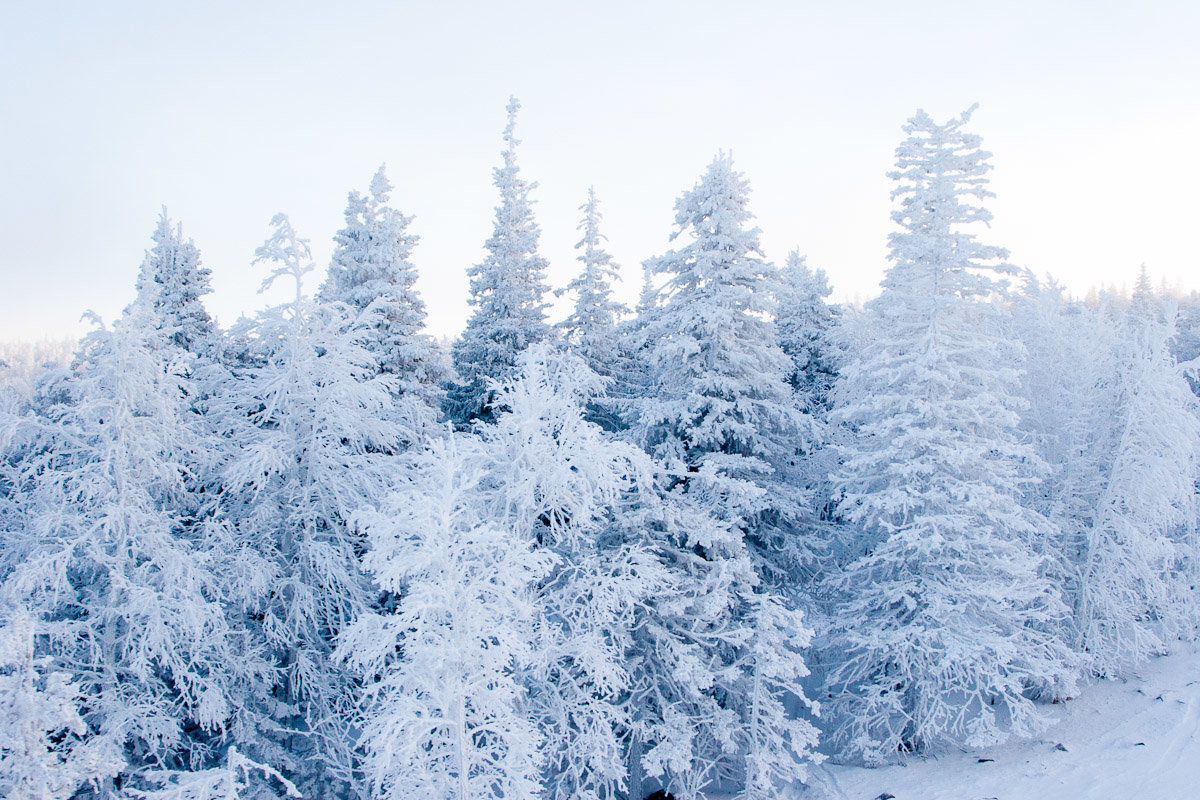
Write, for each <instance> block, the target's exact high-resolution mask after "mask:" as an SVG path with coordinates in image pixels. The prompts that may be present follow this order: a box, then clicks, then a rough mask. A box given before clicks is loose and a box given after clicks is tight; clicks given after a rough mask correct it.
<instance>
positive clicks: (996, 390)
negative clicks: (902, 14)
mask: <svg viewBox="0 0 1200 800" xmlns="http://www.w3.org/2000/svg"><path fill="white" fill-rule="evenodd" d="M970 113H971V112H970V111H968V112H966V113H964V114H963V115H961V116H959V117H957V118H955V119H952V120H950V121H949V122H947V123H945V124H941V125H939V124H937V123H935V122H934V121H933V120H932V119H931V118H930V117H929V115H928V114H926V113H925V112H923V111H919V112H918V113H917V114H916V116H914V117H913V118H912V119H911V120H909V122H908V123H907V124H906V125H905V126H904V130H905V132H906V133H907V134H908V138H907V139H906V140H905V141H904V142H903V143H902V144H901V145H900V146H899V147H898V148H897V151H896V157H897V167H898V169H897V170H896V171H895V172H893V173H891V175H890V176H891V177H892V178H893V180H895V181H897V182H898V186H897V188H896V189H895V190H894V191H893V197H898V198H900V200H901V203H900V207H899V208H898V209H897V210H896V211H894V212H893V215H892V216H893V219H894V220H895V221H896V222H897V223H898V224H899V225H900V227H901V230H900V231H899V232H896V233H893V234H891V236H890V244H891V252H890V259H891V261H892V266H891V267H890V268H889V270H888V272H887V274H886V276H885V277H884V280H883V284H882V285H883V291H882V293H881V294H880V296H879V297H878V298H876V299H875V300H873V301H872V302H871V303H869V304H868V308H867V310H868V322H869V323H870V324H871V325H872V332H873V336H872V337H871V339H870V341H869V342H868V343H867V345H866V347H864V348H863V349H861V350H860V351H859V352H857V353H855V354H854V355H853V357H852V358H851V359H850V360H849V362H848V363H846V364H845V365H843V368H842V372H841V377H840V379H839V383H838V387H837V394H838V399H839V402H838V403H837V406H838V408H837V411H836V413H835V419H836V420H840V421H841V422H843V423H845V424H846V425H848V426H850V428H851V429H852V431H853V438H852V440H851V441H850V442H849V443H848V444H847V445H846V446H844V447H843V449H842V458H843V463H842V465H841V467H840V470H839V471H838V473H837V474H836V475H835V476H834V485H835V489H836V491H837V492H838V494H839V496H840V498H841V502H840V505H839V511H840V513H841V514H842V515H843V517H844V518H845V519H846V520H848V521H849V522H850V523H853V524H857V525H858V526H860V527H861V529H862V531H863V534H864V540H863V545H862V548H863V549H864V550H865V551H866V553H865V555H863V556H862V557H861V558H859V559H858V560H856V561H854V562H853V563H851V564H849V565H848V566H847V567H846V569H845V570H844V571H843V572H842V573H841V574H840V575H838V576H836V578H834V580H833V581H832V585H833V587H834V588H835V589H836V590H838V591H840V592H841V594H842V596H843V598H844V602H843V603H842V604H841V606H840V607H839V608H838V609H837V611H836V613H835V615H834V618H833V620H832V621H831V627H830V630H829V632H828V640H827V652H826V659H827V660H828V661H829V662H830V664H831V668H830V671H829V673H828V676H827V679H826V689H827V691H828V693H829V695H830V697H831V700H830V701H829V703H828V704H827V705H826V708H827V709H829V710H831V711H832V714H831V715H830V718H829V721H830V730H831V731H832V734H833V738H834V740H835V741H836V742H837V743H838V744H839V746H840V748H841V749H840V752H841V753H842V754H844V755H845V756H847V757H851V758H854V757H858V758H862V759H863V760H865V761H867V762H872V763H877V762H882V761H888V760H892V759H895V758H897V757H898V755H899V754H900V753H902V752H904V751H925V750H929V749H932V748H936V747H938V746H945V745H948V744H963V743H966V744H983V743H988V742H995V741H998V740H1001V739H1003V738H1004V737H1005V736H1006V735H1007V733H1008V732H1010V731H1011V732H1015V733H1024V732H1028V731H1029V730H1031V729H1032V728H1034V727H1036V725H1037V724H1038V722H1039V715H1038V714H1037V711H1036V709H1035V708H1034V707H1033V705H1032V703H1031V701H1030V700H1029V699H1028V698H1027V696H1026V690H1027V689H1028V688H1029V687H1031V686H1044V685H1046V684H1055V685H1061V684H1062V683H1064V682H1068V683H1069V681H1070V680H1071V668H1070V666H1069V665H1070V664H1071V662H1072V656H1071V653H1070V651H1069V650H1067V648H1065V647H1064V646H1063V645H1062V644H1061V643H1060V642H1059V641H1058V640H1057V639H1055V638H1054V637H1053V636H1052V635H1051V634H1050V633H1049V632H1048V628H1049V627H1050V626H1051V625H1052V624H1053V622H1054V621H1055V620H1056V619H1057V618H1059V617H1060V616H1062V615H1063V614H1065V613H1066V609H1065V607H1064V606H1063V605H1062V603H1061V601H1060V599H1059V597H1058V595H1057V594H1056V592H1055V591H1054V590H1053V589H1052V588H1051V587H1050V585H1049V584H1048V582H1047V581H1046V580H1044V579H1043V578H1042V577H1041V576H1040V575H1039V570H1038V566H1039V565H1038V559H1037V558H1036V557H1035V555H1034V554H1033V552H1032V551H1031V544H1032V543H1033V542H1035V541H1036V540H1037V539H1038V538H1039V537H1041V536H1043V535H1045V532H1046V528H1047V523H1046V521H1045V519H1044V518H1043V517H1041V516H1040V515H1038V514H1036V513H1035V512H1033V511H1030V510H1027V509H1026V508H1024V507H1023V506H1022V502H1021V500H1022V492H1023V490H1024V489H1025V488H1026V486H1027V485H1028V484H1029V482H1030V481H1031V480H1032V476H1031V475H1030V469H1031V467H1030V465H1031V464H1036V462H1037V459H1036V455H1035V454H1034V452H1033V450H1032V449H1031V448H1030V447H1028V446H1026V445H1024V444H1022V443H1020V442H1019V440H1018V437H1017V435H1016V428H1017V423H1018V415H1017V410H1018V408H1019V400H1018V399H1017V395H1016V392H1017V389H1018V380H1019V372H1018V370H1017V369H1016V368H1015V365H1016V364H1017V363H1018V357H1019V345H1018V344H1017V343H1016V342H1014V341H1012V340H1011V339H1009V338H1007V337H1006V336H1005V335H1004V326H1003V324H1002V322H1003V320H1002V318H1001V314H1002V309H1001V307H1000V306H999V305H998V304H997V303H995V302H992V300H993V297H994V295H995V294H996V293H997V292H999V291H1001V289H1002V287H1003V283H1002V282H1001V280H1000V276H1002V275H1004V274H1007V273H1009V272H1011V271H1012V268H1011V267H1009V266H1007V265H1005V264H1004V263H1003V262H1002V261H1001V259H1003V258H1004V257H1005V256H1006V255H1007V253H1006V252H1005V251H1004V250H1002V249H1001V248H998V247H991V246H987V245H983V244H981V243H979V242H978V241H976V239H975V237H974V234H973V233H971V232H969V230H967V229H966V226H968V225H970V224H973V223H978V222H987V220H988V219H989V218H990V215H989V213H988V212H987V211H986V209H984V208H983V207H982V206H981V205H979V204H978V201H981V200H983V199H984V198H986V197H988V196H990V192H988V190H987V188H986V183H987V178H986V174H987V171H988V170H989V169H990V165H989V164H988V163H987V157H988V154H987V153H985V152H983V151H982V150H981V149H980V146H979V145H980V139H979V137H978V136H975V135H973V134H969V133H966V132H965V131H964V130H963V126H964V125H965V124H966V122H967V120H968V119H969V117H970Z"/></svg>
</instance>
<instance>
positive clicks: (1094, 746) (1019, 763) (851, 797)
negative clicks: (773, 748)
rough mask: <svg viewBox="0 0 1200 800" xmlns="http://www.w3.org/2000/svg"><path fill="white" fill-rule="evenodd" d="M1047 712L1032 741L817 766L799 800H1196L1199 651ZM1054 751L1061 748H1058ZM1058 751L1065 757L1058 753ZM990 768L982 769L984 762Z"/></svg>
mask: <svg viewBox="0 0 1200 800" xmlns="http://www.w3.org/2000/svg"><path fill="white" fill-rule="evenodd" d="M1048 712H1049V713H1050V714H1051V715H1053V717H1054V719H1055V722H1054V724H1053V725H1052V726H1051V727H1050V728H1049V729H1047V730H1046V732H1045V733H1044V734H1043V735H1042V736H1039V737H1037V738H1036V739H1032V740H1022V741H1013V742H1009V743H1008V744H1005V745H1003V746H999V747H991V748H981V749H978V750H964V751H962V752H954V753H943V754H941V755H940V756H938V757H936V758H926V759H913V760H912V761H910V762H909V763H908V764H906V765H904V766H894V767H887V768H883V769H862V768H856V767H844V766H832V765H826V766H821V767H818V768H817V769H816V770H815V774H814V776H813V779H812V780H811V781H810V786H809V788H808V789H807V790H804V791H802V792H800V793H798V794H797V795H795V796H796V797H797V798H804V800H817V799H818V798H819V799H820V800H875V798H878V797H880V796H881V795H892V796H894V797H895V798H896V800H1088V799H1089V798H1094V800H1185V798H1195V797H1200V651H1198V650H1196V649H1194V648H1193V649H1181V650H1179V651H1178V652H1176V653H1174V654H1172V655H1169V656H1164V657H1161V658H1157V659H1154V660H1153V661H1151V662H1149V663H1147V664H1145V665H1144V666H1143V667H1142V668H1141V669H1140V670H1138V671H1137V674H1136V675H1135V676H1132V677H1130V678H1129V679H1128V680H1126V681H1101V682H1098V683H1094V684H1092V685H1089V686H1087V687H1085V688H1084V689H1083V690H1082V691H1081V692H1080V694H1079V697H1077V698H1075V699H1073V700H1070V701H1068V702H1066V703H1063V704H1061V705H1057V706H1051V707H1050V708H1049V709H1048ZM1060 745H1061V747H1060ZM1064 748H1065V749H1064ZM989 759H990V760H989Z"/></svg>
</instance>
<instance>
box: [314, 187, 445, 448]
mask: <svg viewBox="0 0 1200 800" xmlns="http://www.w3.org/2000/svg"><path fill="white" fill-rule="evenodd" d="M391 191H392V185H391V184H390V183H389V182H388V179H387V176H386V175H385V174H384V168H383V167H380V168H379V171H378V172H376V173H375V177H374V178H372V180H371V188H370V191H369V192H368V193H367V194H365V195H364V194H360V193H358V192H351V193H350V197H349V200H348V201H347V203H346V226H345V227H344V228H342V229H341V230H340V231H338V233H337V235H336V236H335V237H334V239H335V241H336V243H337V247H336V248H335V249H334V252H333V259H332V262H331V263H330V265H329V275H328V277H327V278H326V279H325V284H324V285H323V286H322V287H321V291H320V293H319V295H318V299H319V300H321V301H323V302H340V303H344V304H345V305H346V306H348V307H349V308H350V309H352V310H353V311H354V312H356V313H360V314H361V313H363V312H365V311H367V310H368V309H369V310H370V313H371V314H372V315H373V317H372V319H373V321H372V323H371V325H370V328H369V331H368V333H367V335H366V336H365V337H364V339H363V341H362V345H363V346H364V347H365V348H366V349H367V350H369V351H370V352H371V353H372V355H374V356H375V358H376V359H377V360H378V362H379V367H378V369H379V371H380V372H381V373H383V374H386V375H391V376H393V377H394V378H395V380H396V398H395V401H396V402H395V409H394V417H395V419H396V420H397V421H398V422H399V424H400V425H401V426H402V428H403V429H404V431H405V434H406V436H415V435H420V434H421V432H422V431H426V430H428V429H429V428H430V427H431V426H432V425H434V424H435V422H436V420H437V416H438V415H439V413H440V409H441V403H442V400H443V392H442V391H441V389H440V388H439V384H441V383H442V382H444V381H445V380H447V378H448V377H449V376H448V366H447V365H446V364H445V363H444V359H443V356H442V353H441V351H440V349H439V348H438V346H437V343H436V342H435V341H434V340H433V337H431V336H430V335H429V334H427V333H425V330H424V329H425V303H424V302H423V301H422V300H421V296H420V295H419V294H418V292H417V290H416V287H415V285H414V284H415V282H416V280H417V270H416V267H415V266H413V264H412V262H411V261H410V260H409V257H410V255H411V254H412V249H413V247H414V246H416V244H417V237H416V236H415V235H413V234H411V233H408V225H409V223H410V222H412V217H407V216H405V215H404V214H401V213H400V212H399V211H397V210H396V209H394V208H392V207H391V206H389V205H387V203H388V198H389V196H390V194H391Z"/></svg>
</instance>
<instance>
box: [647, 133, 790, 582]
mask: <svg viewBox="0 0 1200 800" xmlns="http://www.w3.org/2000/svg"><path fill="white" fill-rule="evenodd" d="M748 198H749V186H748V183H747V182H746V180H745V178H743V177H742V175H741V174H740V173H738V172H735V171H734V169H733V161H732V159H731V158H730V157H729V156H727V155H724V154H721V155H718V156H717V157H716V158H715V159H714V160H713V162H712V164H710V165H709V167H708V169H707V171H706V172H705V174H704V175H703V176H702V178H701V179H700V182H699V183H697V184H696V186H695V187H694V188H692V189H691V190H689V191H687V192H685V193H684V194H683V195H682V196H680V198H679V199H678V200H677V201H676V203H675V211H676V214H675V224H676V226H677V230H676V231H675V232H674V233H673V234H672V236H671V238H672V239H675V238H677V237H679V236H680V235H684V234H687V235H688V236H689V238H690V239H691V241H690V242H688V243H687V244H686V245H685V246H683V247H682V248H680V249H678V250H672V251H669V252H667V253H665V254H664V255H661V256H658V257H657V258H655V259H652V260H651V261H650V262H648V265H649V269H651V270H652V271H653V272H655V273H657V274H659V275H661V276H665V284H664V285H663V286H662V287H661V288H660V289H659V292H658V297H657V301H656V304H655V305H654V306H653V307H652V308H653V313H652V315H651V316H650V319H649V320H647V321H646V326H645V329H644V331H643V334H642V335H643V337H644V340H645V342H646V347H645V348H644V350H643V351H642V352H643V355H644V358H645V360H646V363H647V370H648V374H649V378H650V381H649V383H650V385H649V387H648V391H647V392H646V394H645V396H643V397H642V398H640V399H639V400H638V401H637V402H636V403H635V404H634V408H635V409H636V414H637V416H636V420H635V423H634V426H633V431H634V435H635V436H636V437H637V438H639V439H640V441H641V442H642V443H643V445H644V446H645V447H646V448H647V449H649V450H650V451H651V452H653V453H654V454H656V455H657V456H658V457H660V458H664V459H667V460H670V461H675V462H677V463H678V464H679V465H680V466H679V470H680V480H681V481H682V482H683V483H684V484H687V483H689V482H692V483H694V484H695V486H693V487H692V489H691V491H693V492H695V491H698V490H700V489H701V487H703V488H704V491H705V492H706V493H707V500H708V501H709V502H710V504H711V506H712V509H713V512H714V513H717V514H720V515H723V516H724V518H725V519H727V520H729V521H730V522H732V523H733V524H735V525H737V526H740V527H743V528H744V529H745V530H746V531H747V533H749V534H750V535H751V536H752V538H753V539H754V541H755V542H756V543H757V544H758V545H759V546H760V549H761V551H762V553H763V554H764V555H765V556H766V558H767V559H768V562H769V563H770V564H771V565H772V567H773V568H775V569H778V570H780V571H782V572H784V573H791V572H793V571H794V570H795V568H796V566H797V565H799V564H801V563H803V562H804V561H806V560H808V559H809V558H810V557H811V553H810V548H809V544H808V543H806V542H805V541H804V538H803V537H802V535H801V533H800V531H799V530H798V525H799V522H800V520H801V518H802V514H803V509H804V508H805V506H806V505H807V501H806V499H805V498H804V497H803V496H802V494H801V492H800V491H799V489H798V488H797V487H796V486H795V484H794V483H793V482H792V481H790V480H789V477H790V476H789V474H788V472H789V469H790V467H791V465H792V463H793V458H792V457H793V455H794V453H795V452H796V449H797V447H798V446H800V445H801V444H802V440H803V438H804V437H806V436H808V435H809V431H808V419H807V418H806V415H804V414H803V413H802V412H800V411H799V410H798V409H797V407H796V404H795V402H794V398H793V395H792V390H791V387H789V386H788V384H787V383H786V382H785V377H786V376H787V375H788V373H789V372H790V371H791V361H790V359H788V357H787V356H786V355H785V354H784V352H783V351H782V350H781V349H780V348H779V345H778V344H777V342H778V335H777V333H776V330H775V325H774V321H773V318H772V316H771V315H772V314H773V313H774V311H775V294H774V292H775V290H776V289H777V285H778V280H779V276H778V273H777V270H776V269H775V267H774V265H772V264H771V263H770V262H768V261H766V260H765V259H764V258H763V256H762V253H761V250H760V247H759V239H758V235H759V231H758V229H757V228H750V227H748V225H749V223H750V220H751V219H752V218H753V215H752V214H751V213H750V211H749V209H748V208H747V203H748ZM689 472H703V473H704V474H706V475H707V476H708V477H707V478H706V480H704V481H692V479H691V478H689V477H688V475H687V473H689ZM764 489H765V490H766V491H764ZM697 499H698V495H697Z"/></svg>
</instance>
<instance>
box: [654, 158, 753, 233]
mask: <svg viewBox="0 0 1200 800" xmlns="http://www.w3.org/2000/svg"><path fill="white" fill-rule="evenodd" d="M749 201H750V182H749V181H748V180H746V178H745V176H743V175H742V173H740V172H737V171H736V170H734V168H733V155H732V154H730V153H726V152H725V151H723V150H721V151H718V152H717V155H716V157H715V158H713V160H712V163H711V164H709V165H708V169H707V170H706V171H705V172H704V175H703V176H701V178H700V181H699V182H698V183H697V184H696V185H695V186H694V187H692V189H691V190H689V191H687V192H684V193H683V194H682V195H680V197H679V199H678V200H676V201H675V224H676V225H677V226H678V230H676V231H675V232H674V233H672V234H671V241H674V240H675V239H676V238H678V236H679V235H680V234H681V233H683V232H684V231H686V230H688V229H689V228H691V229H692V231H693V233H694V235H695V237H696V239H697V240H699V239H705V238H709V237H715V238H716V239H720V238H721V237H723V236H727V235H731V236H733V237H734V238H735V239H736V240H737V244H738V246H739V247H742V248H745V250H746V251H748V252H753V253H757V254H759V255H762V251H761V249H760V246H759V240H758V236H759V233H761V231H760V230H759V229H758V228H746V227H745V226H746V225H747V224H748V223H749V222H750V221H751V220H753V219H754V214H752V213H751V212H750V207H749Z"/></svg>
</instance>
